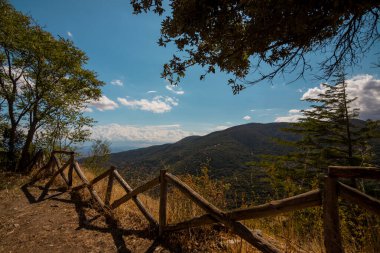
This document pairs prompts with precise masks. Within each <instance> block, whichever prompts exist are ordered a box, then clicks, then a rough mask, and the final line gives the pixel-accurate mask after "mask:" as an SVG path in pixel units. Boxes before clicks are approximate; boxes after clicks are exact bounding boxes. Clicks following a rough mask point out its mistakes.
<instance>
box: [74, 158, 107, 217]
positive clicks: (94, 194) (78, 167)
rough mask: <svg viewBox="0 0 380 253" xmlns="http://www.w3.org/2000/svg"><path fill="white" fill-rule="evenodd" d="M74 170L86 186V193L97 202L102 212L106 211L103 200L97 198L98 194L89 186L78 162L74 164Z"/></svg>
mask: <svg viewBox="0 0 380 253" xmlns="http://www.w3.org/2000/svg"><path fill="white" fill-rule="evenodd" d="M74 170H75V172H76V173H77V174H78V176H79V177H80V179H81V180H82V181H83V182H84V183H85V184H86V186H87V189H88V191H89V192H90V194H91V196H92V197H93V198H94V199H95V200H96V201H97V202H98V204H99V206H100V208H102V209H103V210H104V211H107V209H106V208H105V205H104V202H103V200H102V199H101V198H100V197H99V195H98V193H97V192H96V191H95V190H94V188H93V187H92V185H90V182H89V181H88V179H87V178H86V176H85V175H84V174H83V172H82V170H81V168H80V166H79V164H78V162H74Z"/></svg>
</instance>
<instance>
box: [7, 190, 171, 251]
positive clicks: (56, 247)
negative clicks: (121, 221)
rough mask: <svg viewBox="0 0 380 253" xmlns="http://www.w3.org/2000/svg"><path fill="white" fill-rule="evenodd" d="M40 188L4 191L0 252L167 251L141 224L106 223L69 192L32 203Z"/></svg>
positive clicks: (56, 193)
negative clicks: (123, 225) (121, 225)
mask: <svg viewBox="0 0 380 253" xmlns="http://www.w3.org/2000/svg"><path fill="white" fill-rule="evenodd" d="M40 192H41V190H40V189H38V188H35V187H33V188H28V191H26V192H25V191H22V190H21V189H14V190H10V191H9V190H2V191H0V252H23V253H24V252H66V253H67V252H168V251H167V250H166V249H164V248H163V247H162V246H160V245H158V244H157V243H156V241H155V240H154V239H155V238H154V235H153V233H152V231H149V230H148V229H147V228H146V227H145V228H144V227H142V228H141V224H137V223H136V224H133V223H130V224H128V227H120V226H116V225H115V224H110V223H107V221H106V219H105V218H104V217H103V216H101V215H99V214H98V213H97V212H96V211H94V210H93V209H91V208H90V206H89V205H88V203H87V204H86V203H83V202H82V201H77V200H73V196H72V195H70V194H69V193H67V192H59V191H50V192H49V195H48V196H47V197H46V199H45V200H43V201H40V202H35V203H33V202H34V199H35V198H36V197H38V195H39V193H40ZM25 193H27V194H25ZM132 222H133V221H132Z"/></svg>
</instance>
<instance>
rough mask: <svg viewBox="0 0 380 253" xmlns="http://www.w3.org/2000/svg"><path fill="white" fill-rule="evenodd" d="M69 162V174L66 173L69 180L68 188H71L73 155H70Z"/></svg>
mask: <svg viewBox="0 0 380 253" xmlns="http://www.w3.org/2000/svg"><path fill="white" fill-rule="evenodd" d="M70 161H71V162H70V167H69V172H68V173H67V176H68V179H69V188H71V187H72V186H73V170H74V161H75V157H74V154H71V157H70Z"/></svg>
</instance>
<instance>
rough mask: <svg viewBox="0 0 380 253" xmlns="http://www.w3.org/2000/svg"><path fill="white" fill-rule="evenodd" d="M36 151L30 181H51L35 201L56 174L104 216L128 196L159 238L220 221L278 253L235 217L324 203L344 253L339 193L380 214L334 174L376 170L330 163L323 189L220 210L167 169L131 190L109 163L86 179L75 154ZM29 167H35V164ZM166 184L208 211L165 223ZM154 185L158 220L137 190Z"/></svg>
mask: <svg viewBox="0 0 380 253" xmlns="http://www.w3.org/2000/svg"><path fill="white" fill-rule="evenodd" d="M57 154H61V155H67V156H68V157H69V158H68V159H67V161H66V162H65V163H64V164H63V165H62V164H61V161H60V160H59V159H58V158H57V156H56V155H57ZM37 155H38V156H36V157H35V159H34V160H33V164H39V165H40V166H41V168H39V169H38V171H37V173H36V174H35V176H34V177H33V178H32V180H31V182H30V184H33V183H35V182H36V181H37V180H38V178H39V175H40V174H41V173H42V172H46V171H48V172H50V175H51V177H50V179H49V181H48V182H47V183H46V185H45V187H44V189H43V192H42V194H41V195H40V197H39V200H43V199H44V197H45V195H46V194H47V192H48V190H49V187H50V186H51V185H52V183H53V181H54V180H55V178H56V177H57V176H58V175H60V176H61V177H62V179H63V180H64V182H65V183H66V184H67V188H68V190H71V191H77V190H81V189H84V188H86V189H87V190H88V191H89V193H90V194H91V196H92V198H93V199H94V200H95V201H96V202H97V203H98V205H99V207H100V208H101V209H102V210H103V211H104V213H105V214H106V215H112V211H113V210H114V209H116V208H118V207H119V206H121V205H123V204H124V203H126V202H127V201H129V200H132V201H133V202H134V203H135V204H136V206H137V207H138V209H139V210H140V211H141V213H142V214H143V215H144V217H145V218H146V219H147V220H148V221H149V223H150V224H151V225H152V226H154V227H157V228H158V235H159V236H161V235H163V234H164V233H170V232H172V231H178V230H183V229H188V228H191V227H198V226H203V225H207V224H214V223H218V224H223V225H224V226H225V227H227V228H229V229H230V230H231V231H232V232H233V233H234V234H236V235H238V236H240V237H241V238H243V239H244V240H246V241H247V242H249V243H250V244H251V245H253V246H254V247H256V248H257V249H259V250H261V251H262V252H268V253H269V252H270V253H274V252H281V250H280V249H278V248H277V247H276V246H274V245H273V244H271V243H270V242H269V241H268V240H266V239H265V238H263V237H262V236H261V235H260V234H259V233H258V232H255V231H251V230H250V229H249V228H248V227H246V226H245V225H243V224H242V223H241V222H239V221H241V220H247V219H256V218H263V217H269V216H275V215H280V214H283V213H286V212H290V211H295V210H300V209H304V208H308V207H315V206H322V208H323V224H324V243H325V248H326V252H327V253H340V252H344V249H343V247H342V240H341V235H340V227H339V213H338V196H340V197H341V198H343V199H345V200H347V201H350V202H352V203H355V204H357V205H359V206H361V207H363V208H365V209H367V210H368V211H370V212H372V213H374V214H377V215H380V201H379V200H377V199H375V198H373V197H371V196H368V195H366V194H364V193H362V192H360V191H358V190H357V189H355V188H352V187H350V186H348V185H345V184H343V183H341V182H339V181H338V180H337V179H338V178H369V179H380V169H379V168H373V167H337V166H331V167H329V169H328V173H327V175H326V176H325V182H324V189H316V190H312V191H309V192H306V193H303V194H300V195H296V196H293V197H290V198H285V199H281V200H275V201H271V202H269V203H266V204H263V205H258V206H253V207H250V208H245V209H237V210H232V211H222V210H220V209H219V208H217V207H216V206H214V205H213V204H212V203H210V202H208V201H207V200H206V199H205V198H203V197H202V196H201V195H199V194H198V193H197V192H195V191H194V190H193V189H191V188H190V187H189V186H188V185H186V184H185V183H184V182H182V181H181V180H180V179H179V178H177V177H176V176H174V175H172V174H170V173H168V172H167V171H166V170H161V171H160V175H159V176H158V177H156V178H154V179H152V180H150V181H149V182H147V183H145V184H143V185H141V186H139V187H137V188H135V189H132V188H131V187H130V185H129V184H128V183H127V182H126V181H125V180H124V179H123V178H122V176H121V175H120V174H119V172H118V171H117V169H116V168H115V167H111V168H110V169H109V170H107V171H105V172H104V173H102V174H101V175H99V176H97V177H96V178H94V179H93V180H91V181H89V180H88V179H87V178H86V177H85V175H84V173H83V171H82V170H81V168H80V166H79V164H78V162H77V161H75V156H74V152H67V151H53V152H52V153H51V156H50V159H49V160H48V162H47V163H46V165H42V164H43V162H42V160H43V159H44V158H43V155H42V152H39V153H37ZM31 167H33V165H32V166H31ZM66 169H68V172H67V176H66V174H65V173H64V171H65V170H66ZM74 172H75V173H76V174H77V175H78V177H79V178H80V180H81V182H82V183H81V184H79V185H77V186H74V187H73V175H74ZM102 180H107V188H106V192H105V193H104V200H103V199H102V198H101V197H100V196H99V194H98V193H97V192H96V191H95V189H94V185H95V184H96V183H98V182H100V181H102ZM114 180H116V181H118V183H119V184H120V185H121V187H122V188H123V189H124V191H125V195H124V196H123V197H121V198H119V199H116V200H115V201H113V202H112V203H111V202H110V200H111V195H112V189H113V185H114ZM168 184H171V185H173V186H174V187H176V188H177V189H179V190H180V191H181V192H182V193H184V194H185V195H186V196H187V197H188V198H189V199H191V200H192V201H193V202H194V203H195V204H196V205H198V206H199V207H200V208H201V209H203V210H204V211H206V213H207V214H205V215H202V216H198V217H195V218H192V219H190V220H187V221H184V222H180V223H177V224H167V192H168ZM157 185H159V186H160V200H159V201H160V202H159V220H158V222H157V221H156V220H155V218H154V217H153V216H152V215H151V214H150V212H149V211H148V209H147V208H145V206H144V205H143V203H142V202H141V201H140V200H139V198H138V195H139V194H141V193H143V192H145V191H147V190H149V189H152V188H153V187H155V186H157Z"/></svg>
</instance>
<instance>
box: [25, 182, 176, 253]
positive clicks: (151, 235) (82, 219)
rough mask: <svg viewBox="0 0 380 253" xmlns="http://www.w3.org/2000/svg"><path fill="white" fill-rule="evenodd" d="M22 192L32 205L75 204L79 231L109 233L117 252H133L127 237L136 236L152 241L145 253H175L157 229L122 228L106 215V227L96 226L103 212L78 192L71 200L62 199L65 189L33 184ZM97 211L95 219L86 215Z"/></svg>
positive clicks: (72, 195)
mask: <svg viewBox="0 0 380 253" xmlns="http://www.w3.org/2000/svg"><path fill="white" fill-rule="evenodd" d="M21 190H22V192H23V193H24V195H25V197H26V198H27V199H28V201H29V203H30V204H34V203H38V202H41V201H45V200H48V199H49V200H53V201H59V202H64V203H69V204H73V205H74V206H75V211H76V213H77V214H78V227H77V230H80V229H86V230H93V231H97V232H100V233H109V234H110V235H111V236H112V239H113V241H114V244H115V246H116V248H117V252H120V253H122V252H123V253H124V252H126V253H129V252H132V251H131V250H130V249H129V248H128V247H127V245H126V242H125V239H124V237H125V236H131V235H132V236H135V237H138V238H143V239H148V240H151V241H152V244H151V245H150V246H149V247H148V248H147V249H146V250H145V252H147V253H149V252H154V251H155V250H156V249H157V247H163V248H165V249H167V250H168V251H171V252H172V251H175V250H173V249H171V247H170V245H168V243H166V242H165V240H164V239H162V238H159V237H158V236H157V229H156V228H152V227H147V228H145V229H140V230H139V229H126V228H123V227H121V225H120V224H119V222H118V221H117V220H115V219H113V218H112V217H111V216H110V215H105V217H106V218H105V226H99V225H94V224H93V222H94V221H95V220H97V219H98V218H101V217H103V215H102V211H101V210H97V208H96V205H94V203H93V202H92V201H91V200H89V201H87V200H83V199H82V197H81V195H80V193H79V192H77V191H71V192H69V193H70V198H69V199H68V198H60V197H59V196H60V195H62V194H63V193H66V192H67V189H66V188H64V187H59V188H49V189H46V187H44V186H36V185H31V184H25V185H23V186H22V187H21ZM90 208H92V209H95V210H96V211H98V213H99V214H98V215H95V216H94V217H88V216H87V215H86V210H88V209H90Z"/></svg>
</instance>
